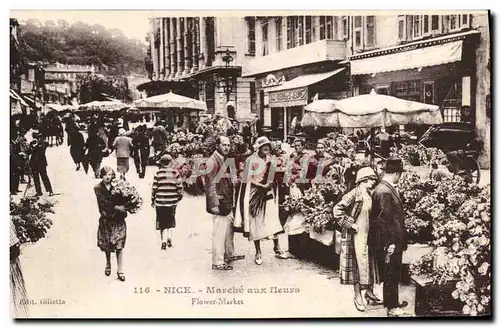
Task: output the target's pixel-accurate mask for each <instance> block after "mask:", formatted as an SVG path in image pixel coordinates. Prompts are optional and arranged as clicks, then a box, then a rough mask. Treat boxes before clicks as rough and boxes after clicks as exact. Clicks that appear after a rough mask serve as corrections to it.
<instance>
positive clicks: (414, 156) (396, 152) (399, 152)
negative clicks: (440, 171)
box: [390, 144, 447, 166]
mask: <svg viewBox="0 0 500 328" xmlns="http://www.w3.org/2000/svg"><path fill="white" fill-rule="evenodd" d="M390 157H398V158H401V159H402V160H403V162H404V163H405V164H406V165H414V166H418V165H422V164H423V165H427V166H428V165H430V164H432V163H436V164H439V165H441V164H444V163H445V162H446V161H447V159H446V155H445V154H444V152H443V151H442V150H440V149H437V148H426V147H424V146H423V145H404V144H403V145H401V147H400V148H396V147H391V152H390Z"/></svg>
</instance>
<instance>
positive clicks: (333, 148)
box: [323, 134, 356, 161]
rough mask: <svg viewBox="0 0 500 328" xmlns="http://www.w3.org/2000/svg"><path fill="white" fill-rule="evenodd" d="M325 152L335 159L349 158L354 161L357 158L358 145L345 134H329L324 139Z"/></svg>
mask: <svg viewBox="0 0 500 328" xmlns="http://www.w3.org/2000/svg"><path fill="white" fill-rule="evenodd" d="M323 142H324V143H325V146H326V147H325V148H326V149H325V151H326V153H328V154H330V155H331V156H332V157H333V158H334V159H337V160H340V159H342V158H347V159H349V160H351V161H354V160H355V158H356V145H355V144H354V142H352V141H351V140H350V139H349V138H348V137H347V136H346V135H344V134H329V135H328V137H327V138H325V139H323Z"/></svg>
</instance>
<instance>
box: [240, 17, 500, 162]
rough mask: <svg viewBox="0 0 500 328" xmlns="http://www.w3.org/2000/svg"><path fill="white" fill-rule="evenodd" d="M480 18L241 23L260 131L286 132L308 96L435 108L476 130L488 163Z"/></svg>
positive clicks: (484, 29) (486, 43)
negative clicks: (381, 97) (373, 97)
mask: <svg viewBox="0 0 500 328" xmlns="http://www.w3.org/2000/svg"><path fill="white" fill-rule="evenodd" d="M488 18H489V16H488V13H487V12H455V13H452V14H449V13H444V12H443V13H442V14H440V15H424V14H420V13H419V14H414V13H411V15H409V14H408V13H401V14H399V13H396V12H394V13H387V14H384V15H354V16H345V15H344V16H342V15H341V16H280V17H247V18H246V20H247V42H248V46H247V47H248V49H250V50H251V51H249V53H253V54H254V56H255V57H254V58H253V59H252V60H251V61H249V62H248V65H246V66H244V67H243V76H245V77H254V78H255V79H256V92H257V95H258V96H257V97H256V104H257V108H258V114H259V115H260V116H261V117H263V118H264V125H265V126H269V127H272V128H273V129H274V130H275V131H276V130H277V128H278V129H280V130H281V131H279V132H278V134H279V135H281V136H283V133H284V134H285V135H286V129H287V127H288V126H289V125H290V122H291V120H292V118H293V116H298V117H299V118H300V116H301V114H302V111H303V107H304V105H306V104H308V103H309V102H311V101H312V98H313V97H315V96H316V97H319V98H330V99H338V98H342V97H346V96H349V95H357V94H365V93H369V92H370V91H371V90H372V89H374V90H376V91H377V92H378V93H380V94H388V95H392V96H396V97H399V98H405V99H411V100H415V101H420V102H425V103H432V104H436V105H438V106H440V108H441V110H442V114H443V118H444V120H445V121H451V122H470V123H474V124H475V126H476V130H477V132H478V134H479V136H480V137H481V138H482V140H483V141H484V144H485V149H484V151H483V156H482V157H481V164H482V166H483V167H488V166H489V156H490V155H489V154H490V150H489V145H490V134H489V131H490V114H489V113H490V106H491V105H490V100H489V99H490V75H491V73H490V70H489V67H490V65H489V62H490V39H489V25H488V23H489V21H488Z"/></svg>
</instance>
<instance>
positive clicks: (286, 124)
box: [283, 107, 288, 143]
mask: <svg viewBox="0 0 500 328" xmlns="http://www.w3.org/2000/svg"><path fill="white" fill-rule="evenodd" d="M283 110H284V111H285V112H284V114H283V133H284V138H283V142H284V143H286V142H287V135H288V120H287V116H288V115H287V110H286V107H284V108H283Z"/></svg>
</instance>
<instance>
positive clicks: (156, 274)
mask: <svg viewBox="0 0 500 328" xmlns="http://www.w3.org/2000/svg"><path fill="white" fill-rule="evenodd" d="M48 162H49V167H48V172H49V176H50V178H51V181H52V184H53V186H54V191H55V192H56V196H54V197H53V199H54V200H56V201H57V202H58V203H57V205H56V207H55V210H56V214H54V215H52V217H51V218H52V220H53V222H54V225H53V227H52V228H51V229H50V230H49V232H48V235H47V236H46V238H44V239H42V240H40V241H39V242H37V243H36V244H34V245H26V246H24V247H23V248H22V254H21V264H22V267H23V270H24V277H25V280H26V285H27V291H28V295H29V297H30V300H34V301H35V302H37V303H38V304H37V305H32V306H30V315H31V316H32V317H44V318H47V317H66V318H67V317H72V318H75V317H76V318H101V317H113V318H141V317H143V318H180V317H184V318H204V317H236V318H249V317H261V318H262V317H264V318H284V317H310V316H312V317H385V316H386V313H385V310H384V309H383V308H382V307H377V308H370V310H369V311H367V312H365V313H361V312H358V311H357V310H356V309H355V307H354V304H353V301H352V300H353V291H352V286H343V285H340V283H339V279H338V276H337V273H336V272H334V271H332V270H329V269H325V268H322V267H321V266H319V265H316V264H314V263H310V262H304V261H300V260H296V259H289V260H279V259H277V258H275V257H274V256H273V251H272V242H271V241H268V242H264V243H263V245H262V247H263V255H264V264H263V265H262V266H257V265H256V264H255V263H254V262H253V258H254V249H253V245H252V243H250V242H249V241H248V240H246V239H244V238H243V237H242V235H241V234H236V236H235V244H236V250H237V252H239V253H241V254H244V255H246V259H245V260H243V261H237V262H235V263H234V267H235V270H233V271H214V270H212V269H211V255H210V252H211V234H212V220H211V217H210V216H209V215H208V214H207V213H206V212H205V199H204V197H192V196H189V195H186V196H185V197H184V199H183V200H182V201H181V203H180V205H179V207H178V211H177V228H176V229H175V231H174V236H173V243H174V247H173V248H169V249H167V250H166V251H162V250H160V239H159V234H158V232H157V231H155V212H154V209H153V208H151V207H150V205H149V203H150V201H149V199H150V188H151V183H152V176H153V174H154V172H155V171H156V168H155V167H148V171H147V175H146V178H145V179H144V180H139V179H138V177H137V175H136V174H135V167H134V165H133V162H132V161H131V163H130V167H131V170H130V172H129V174H128V179H129V181H130V182H131V183H132V184H134V185H135V186H136V187H137V188H138V189H139V191H140V193H141V194H142V195H143V198H144V200H145V204H144V206H143V209H141V211H140V212H139V213H137V214H134V215H129V217H128V218H127V224H128V235H127V244H126V248H125V251H124V266H125V268H124V272H125V275H126V281H125V282H121V281H119V280H117V278H116V266H115V263H116V262H115V258H114V256H113V257H112V264H113V269H112V275H111V276H110V277H106V276H105V275H104V266H105V258H104V254H103V253H102V252H101V251H100V250H99V249H98V248H97V245H96V231H97V224H98V210H97V202H96V199H95V195H94V193H93V186H94V185H95V184H96V183H97V182H98V180H96V179H94V178H93V176H92V173H91V169H90V172H89V174H88V175H85V173H84V172H83V171H78V172H77V171H75V167H74V164H73V163H72V160H71V157H70V155H69V149H68V147H67V146H65V145H64V146H60V147H54V148H50V149H49V150H48ZM105 164H109V165H111V166H112V167H113V168H115V167H116V159H115V158H114V157H113V156H110V157H108V158H106V159H105ZM280 241H281V243H282V247H283V249H287V247H288V245H287V238H286V236H284V235H283V236H281V239H280ZM166 287H189V288H188V289H190V292H191V293H189V294H185V293H170V294H168V293H165V288H166ZM207 287H215V288H230V287H235V288H236V289H239V288H241V287H242V288H243V289H244V293H223V294H217V293H215V294H214V293H209V290H207ZM272 287H276V288H282V289H283V290H282V291H281V293H275V292H273V291H276V290H275V289H272ZM146 288H147V289H146ZM285 288H288V289H289V290H288V291H289V292H293V293H284V292H285V290H284V289H285ZM249 289H251V290H249ZM263 289H265V290H263ZM170 290H171V291H172V290H174V291H176V292H183V291H186V290H185V289H184V288H182V289H170ZM400 290H401V299H403V300H408V301H409V302H410V307H409V309H412V305H413V295H414V290H413V288H412V287H409V286H401V288H400ZM141 291H142V293H141ZM235 291H239V290H235ZM250 291H254V292H258V293H249V292H250ZM376 292H377V293H378V295H380V296H381V295H382V291H381V289H380V288H377V289H376ZM47 299H48V300H47ZM220 299H222V300H220ZM42 300H46V301H42ZM213 301H216V302H222V303H223V305H218V306H216V305H213V304H204V305H200V304H199V303H200V302H201V303H203V302H208V303H210V302H213ZM62 302H64V304H54V303H62ZM232 302H234V303H240V304H229V303H232ZM41 303H48V304H41ZM241 303H243V304H241Z"/></svg>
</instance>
